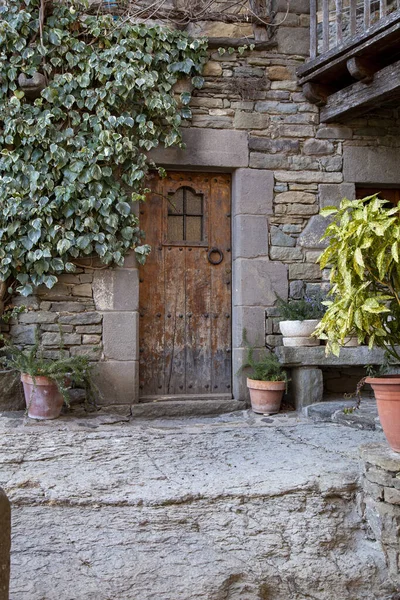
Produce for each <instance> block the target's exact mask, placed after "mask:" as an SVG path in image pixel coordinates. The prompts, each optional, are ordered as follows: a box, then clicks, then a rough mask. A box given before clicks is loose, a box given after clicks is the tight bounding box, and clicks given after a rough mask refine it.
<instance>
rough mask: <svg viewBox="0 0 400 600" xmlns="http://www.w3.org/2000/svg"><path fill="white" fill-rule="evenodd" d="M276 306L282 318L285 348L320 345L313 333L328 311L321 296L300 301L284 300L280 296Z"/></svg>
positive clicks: (281, 327)
mask: <svg viewBox="0 0 400 600" xmlns="http://www.w3.org/2000/svg"><path fill="white" fill-rule="evenodd" d="M276 305H277V307H278V309H279V312H280V316H281V317H282V320H281V321H280V323H279V327H280V330H281V333H282V335H283V345H284V346H318V345H319V343H320V341H319V339H318V338H316V337H313V333H314V331H315V328H316V327H317V325H318V323H319V321H320V319H321V317H322V316H323V315H324V313H325V310H326V308H325V306H324V305H323V304H322V295H321V294H314V295H313V296H304V297H303V298H301V299H300V300H294V299H289V300H283V298H280V297H279V296H278V298H277V303H276Z"/></svg>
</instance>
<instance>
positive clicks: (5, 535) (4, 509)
mask: <svg viewBox="0 0 400 600" xmlns="http://www.w3.org/2000/svg"><path fill="white" fill-rule="evenodd" d="M10 550H11V508H10V503H9V501H8V498H7V496H6V495H5V493H4V491H3V490H2V489H1V488H0V600H8V597H9V596H8V593H9V585H10Z"/></svg>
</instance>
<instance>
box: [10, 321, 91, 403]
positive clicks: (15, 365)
mask: <svg viewBox="0 0 400 600" xmlns="http://www.w3.org/2000/svg"><path fill="white" fill-rule="evenodd" d="M3 339H4V338H3ZM2 353H3V354H4V356H2V357H1V359H0V361H1V363H2V365H3V366H4V367H5V368H6V369H10V370H13V371H19V372H20V373H26V374H28V375H30V376H31V377H32V379H33V382H34V383H35V378H36V377H48V378H49V379H52V380H53V381H55V382H56V384H57V387H58V389H59V391H60V393H61V394H62V397H63V398H64V402H65V404H66V405H67V406H69V397H68V389H69V387H70V386H71V384H74V385H77V386H81V387H83V388H85V390H86V395H87V402H90V403H94V400H95V394H94V385H93V382H92V379H91V367H92V365H91V363H90V361H89V358H88V357H87V356H65V352H64V349H63V345H62V336H61V343H60V358H58V359H45V358H43V356H42V348H41V346H40V340H39V334H38V332H37V331H36V332H35V344H34V345H33V346H32V348H31V349H29V350H26V349H21V348H19V347H18V346H15V345H14V344H12V343H10V342H7V341H5V346H4V348H3V349H2Z"/></svg>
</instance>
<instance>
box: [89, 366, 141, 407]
mask: <svg viewBox="0 0 400 600" xmlns="http://www.w3.org/2000/svg"><path fill="white" fill-rule="evenodd" d="M92 377H93V382H94V384H95V386H96V387H97V388H98V390H99V394H100V398H99V400H98V403H99V404H100V405H113V404H134V403H135V402H137V401H138V399H139V398H138V389H139V363H138V362H137V361H123V362H120V361H114V360H109V361H104V362H103V361H102V362H99V363H97V364H96V365H95V366H94V368H93V375H92Z"/></svg>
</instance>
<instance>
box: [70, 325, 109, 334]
mask: <svg viewBox="0 0 400 600" xmlns="http://www.w3.org/2000/svg"><path fill="white" fill-rule="evenodd" d="M75 331H76V333H101V332H102V331H103V327H102V326H101V325H78V326H77V327H76V329H75Z"/></svg>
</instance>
